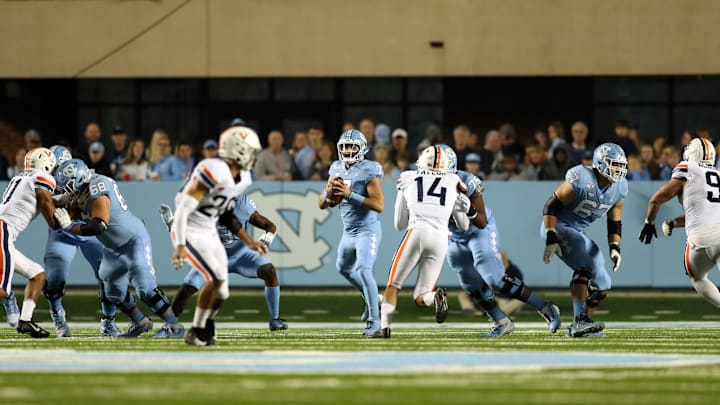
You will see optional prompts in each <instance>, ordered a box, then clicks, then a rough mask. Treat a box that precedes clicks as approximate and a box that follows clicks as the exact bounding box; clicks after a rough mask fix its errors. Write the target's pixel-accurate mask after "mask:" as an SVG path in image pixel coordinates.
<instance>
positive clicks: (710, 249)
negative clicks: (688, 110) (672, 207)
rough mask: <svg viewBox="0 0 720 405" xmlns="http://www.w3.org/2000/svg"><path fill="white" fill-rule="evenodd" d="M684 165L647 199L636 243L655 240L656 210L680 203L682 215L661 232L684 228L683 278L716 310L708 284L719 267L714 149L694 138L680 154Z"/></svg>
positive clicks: (716, 296) (716, 295) (717, 298)
mask: <svg viewBox="0 0 720 405" xmlns="http://www.w3.org/2000/svg"><path fill="white" fill-rule="evenodd" d="M683 159H684V160H685V161H684V162H680V163H679V164H678V165H677V166H675V168H674V169H673V173H672V178H671V179H670V180H668V182H667V183H665V185H663V186H662V187H661V188H660V189H659V190H658V191H657V192H655V194H654V195H653V196H652V197H651V198H650V201H649V202H648V207H647V216H646V217H645V226H644V227H643V229H642V231H641V232H640V240H641V241H642V242H644V243H646V244H649V243H650V242H651V241H652V238H653V236H654V237H657V233H656V230H655V218H656V216H657V213H658V211H659V210H660V206H661V205H662V204H664V203H666V202H667V201H669V200H670V199H672V198H673V197H675V196H679V197H680V198H681V199H682V207H683V211H684V213H685V214H684V215H683V216H680V217H678V218H675V219H673V220H668V221H665V222H664V223H663V232H664V233H665V234H666V235H668V236H669V235H670V234H671V233H672V229H673V228H675V227H683V226H684V227H685V233H686V234H687V244H686V246H685V274H687V275H688V277H690V281H691V282H692V285H693V287H694V288H695V291H697V292H698V294H700V295H701V296H702V297H703V298H705V299H706V300H707V301H708V302H710V303H711V304H713V305H715V306H716V307H720V292H719V291H718V288H717V286H715V284H713V283H712V281H710V280H708V278H707V275H708V272H709V271H710V269H712V268H713V266H717V265H720V227H718V224H719V223H720V171H718V169H717V168H716V167H715V148H714V147H713V145H712V144H711V143H710V142H709V141H708V140H707V139H705V138H694V139H693V140H691V141H690V143H689V144H688V145H687V146H686V147H685V150H684V151H683Z"/></svg>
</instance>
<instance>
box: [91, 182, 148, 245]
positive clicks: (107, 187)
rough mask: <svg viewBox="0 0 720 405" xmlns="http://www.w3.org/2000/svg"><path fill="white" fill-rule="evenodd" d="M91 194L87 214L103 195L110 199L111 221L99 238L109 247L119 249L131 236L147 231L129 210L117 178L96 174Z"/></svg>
mask: <svg viewBox="0 0 720 405" xmlns="http://www.w3.org/2000/svg"><path fill="white" fill-rule="evenodd" d="M88 189H89V196H88V202H87V207H86V208H85V211H86V214H88V215H89V211H90V209H89V207H90V205H91V204H92V202H93V201H95V200H97V199H98V198H100V197H102V196H107V197H108V198H109V199H110V223H108V224H107V230H105V232H103V233H101V234H99V235H98V236H97V239H98V240H99V241H100V242H102V244H103V245H104V246H105V247H106V248H109V249H118V248H120V247H121V246H123V245H125V244H126V243H127V242H128V241H129V240H130V239H131V238H133V237H134V236H136V235H139V234H141V233H144V232H146V230H145V224H143V222H142V221H141V220H140V219H139V218H138V217H136V216H135V215H134V214H133V213H132V212H130V211H129V210H128V206H127V204H126V203H125V199H124V198H123V196H122V194H120V189H119V188H118V185H117V183H116V182H115V180H113V179H111V178H109V177H105V176H102V175H98V174H95V175H93V177H92V180H91V181H90V184H89V185H88Z"/></svg>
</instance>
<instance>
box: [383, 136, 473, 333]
mask: <svg viewBox="0 0 720 405" xmlns="http://www.w3.org/2000/svg"><path fill="white" fill-rule="evenodd" d="M452 153H453V154H454V153H455V152H452ZM417 167H418V168H417V171H405V172H402V173H401V174H400V178H399V179H398V185H397V187H398V193H397V197H396V199H395V216H394V224H395V228H396V229H397V230H399V231H402V230H404V229H406V228H407V232H406V233H405V236H404V237H403V240H402V242H400V246H399V247H398V249H397V251H396V252H395V256H394V257H393V261H392V266H391V268H390V275H389V276H388V282H387V287H386V288H385V294H384V297H383V303H382V320H381V329H380V330H379V331H377V332H376V333H374V334H373V335H372V337H374V338H389V337H390V334H391V329H390V325H391V323H392V318H393V313H394V312H395V309H396V307H397V296H398V292H399V291H400V289H402V286H403V283H405V280H407V278H408V276H410V273H411V272H412V271H413V269H414V268H415V266H417V267H418V277H417V282H416V283H415V289H414V290H413V300H415V305H417V306H418V307H421V308H425V307H430V306H431V305H434V306H435V320H436V321H437V322H438V323H442V322H445V319H446V318H447V314H448V304H447V295H446V292H445V289H444V288H439V289H437V290H435V287H436V286H437V281H438V278H439V277H440V271H441V270H442V263H443V260H444V259H445V254H446V253H447V249H448V244H447V239H448V236H449V234H450V232H449V230H448V221H449V220H450V218H451V217H452V218H453V220H454V221H455V224H456V225H457V227H458V229H460V230H462V231H464V230H466V229H467V228H468V226H469V225H470V220H469V218H468V216H467V215H466V213H467V211H468V210H469V209H471V206H470V200H469V199H468V198H467V196H466V195H465V192H466V191H467V189H466V188H465V185H464V184H463V183H462V181H461V180H460V177H458V175H457V174H455V173H450V172H449V171H448V170H449V167H450V159H449V156H448V153H447V152H446V150H445V149H443V148H441V147H440V146H428V147H427V148H426V149H425V150H423V151H422V153H421V154H420V157H419V158H418V160H417ZM475 214H476V213H475V212H474V211H473V212H471V213H470V216H473V215H475Z"/></svg>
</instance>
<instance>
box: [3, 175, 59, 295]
mask: <svg viewBox="0 0 720 405" xmlns="http://www.w3.org/2000/svg"><path fill="white" fill-rule="evenodd" d="M36 189H41V190H46V191H48V192H49V193H51V194H52V192H53V191H54V190H55V179H54V178H53V176H51V175H50V174H48V173H45V172H42V171H37V170H28V171H24V172H22V173H20V174H18V175H17V176H15V177H13V178H12V179H11V180H10V183H9V184H8V186H7V188H6V189H5V192H4V193H3V195H2V200H1V201H0V288H2V289H3V290H5V291H6V292H7V293H10V288H11V284H12V275H13V272H15V271H17V272H18V273H19V274H21V275H22V276H23V277H25V278H27V279H31V278H33V277H35V276H36V275H37V274H39V273H42V272H43V268H42V266H40V265H39V264H38V263H35V262H34V261H32V260H30V259H28V258H27V257H26V256H25V255H23V254H22V253H21V252H20V251H18V250H17V249H15V239H16V238H17V236H18V235H19V234H20V233H21V232H22V231H24V230H25V228H27V226H28V225H29V224H30V222H31V221H32V220H33V219H35V217H37V215H38V209H37V196H36V194H35V190H36Z"/></svg>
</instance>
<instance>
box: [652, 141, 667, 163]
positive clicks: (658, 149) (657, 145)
mask: <svg viewBox="0 0 720 405" xmlns="http://www.w3.org/2000/svg"><path fill="white" fill-rule="evenodd" d="M665 146H667V139H666V138H665V137H664V136H656V137H655V139H653V145H652V147H653V152H654V154H655V158H656V159H659V158H660V155H662V151H663V149H665Z"/></svg>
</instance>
